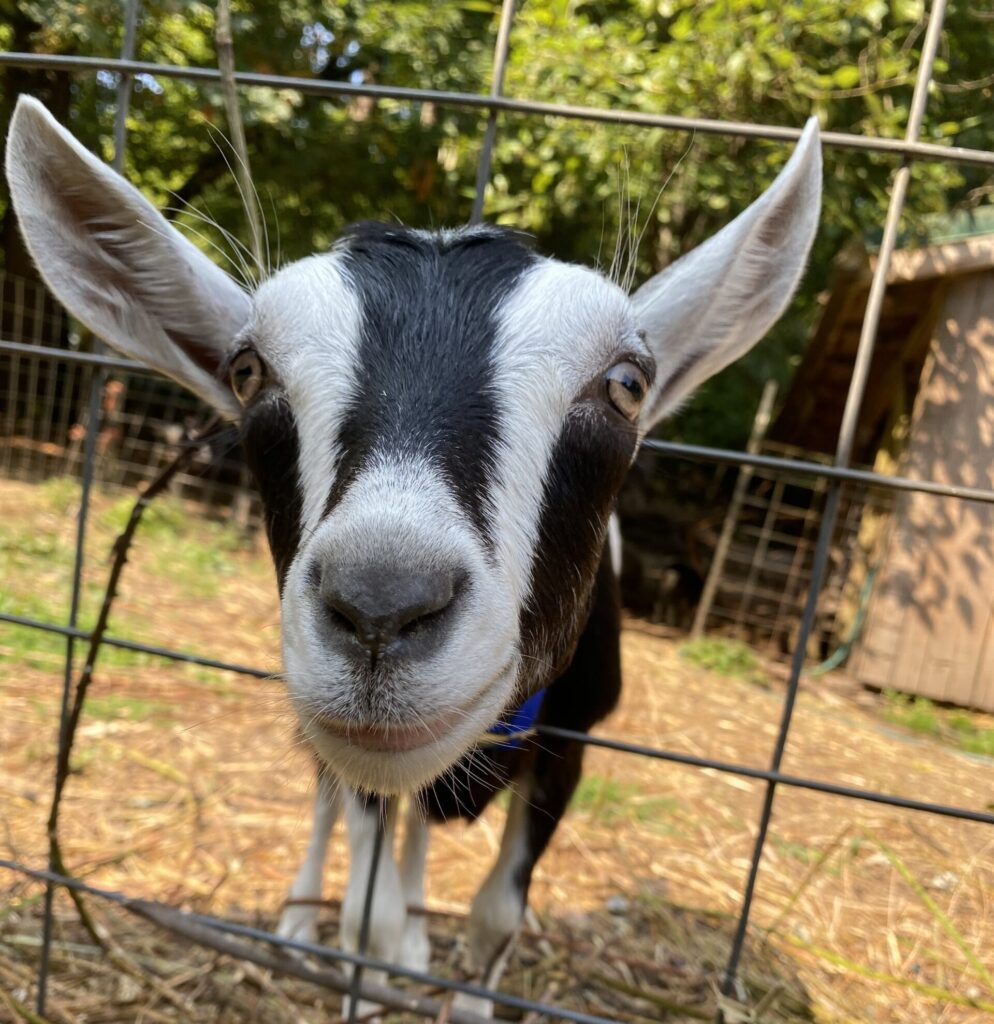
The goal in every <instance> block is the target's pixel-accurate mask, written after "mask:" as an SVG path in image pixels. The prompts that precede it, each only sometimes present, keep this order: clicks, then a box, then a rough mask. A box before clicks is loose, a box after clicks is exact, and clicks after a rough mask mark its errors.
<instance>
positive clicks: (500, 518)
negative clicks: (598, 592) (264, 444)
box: [244, 252, 648, 793]
mask: <svg viewBox="0 0 994 1024" xmlns="http://www.w3.org/2000/svg"><path fill="white" fill-rule="evenodd" d="M496 320H497V325H498V331H497V338H496V342H495V346H494V350H493V354H492V365H493V387H494V390H495V392H496V398H497V408H498V415H499V421H500V422H499V425H498V437H497V440H496V458H495V462H496V465H495V467H494V470H493V482H492V485H491V491H490V494H489V499H488V501H487V502H486V505H487V508H486V513H487V517H488V520H489V522H490V526H491V531H490V532H491V540H492V550H490V549H488V547H487V544H486V542H485V541H484V540H483V539H481V537H480V535H479V532H478V530H477V529H475V528H474V525H473V521H472V519H471V517H470V515H469V514H468V512H467V510H466V509H465V508H464V507H463V506H462V505H461V504H460V502H459V500H458V499H457V496H456V494H455V493H454V491H453V489H452V486H451V485H450V483H449V482H448V481H447V480H446V479H444V477H443V474H442V471H441V470H440V469H439V468H438V466H437V465H436V464H435V463H434V462H432V461H429V458H430V455H431V453H429V452H425V453H424V457H423V458H422V457H419V456H418V455H416V454H411V453H409V452H405V453H397V454H393V455H392V454H391V453H389V452H380V453H378V454H377V455H375V456H374V457H372V458H371V459H370V460H369V461H367V462H366V463H365V464H364V465H363V466H362V468H361V470H360V472H359V474H358V476H357V477H356V478H355V479H354V480H353V481H352V482H351V483H350V484H349V486H348V488H347V489H346V490H345V492H344V497H343V498H342V499H341V500H340V501H339V502H338V503H337V504H336V506H335V507H334V508H333V510H332V511H331V513H330V515H328V516H327V517H325V518H322V517H323V516H324V510H325V506H326V503H327V500H328V495H329V493H330V491H331V488H332V484H333V482H334V479H335V472H336V468H337V465H338V462H339V460H340V458H341V456H342V455H343V453H342V452H341V451H339V450H338V443H337V441H336V439H337V437H338V435H339V430H340V428H341V426H342V424H343V422H344V417H345V415H346V413H347V411H348V409H349V403H350V401H351V400H352V398H353V396H354V394H355V393H356V389H357V375H358V372H359V366H360V357H361V353H360V347H361V337H362V311H361V308H360V304H359V299H358V298H357V295H356V291H355V289H354V288H353V287H352V285H351V283H350V280H349V276H348V271H347V269H346V267H345V261H344V258H343V256H342V254H341V253H334V252H333V253H332V254H330V255H328V256H322V257H314V258H311V259H309V260H304V261H302V262H300V263H298V264H294V265H293V266H291V267H289V268H287V269H286V270H284V271H281V272H280V274H278V275H277V276H276V277H274V278H273V279H271V280H270V281H269V282H267V283H266V284H265V285H263V286H262V287H261V288H260V290H259V293H258V295H257V296H256V301H255V308H254V311H253V316H252V318H251V320H250V322H249V325H248V326H247V328H246V330H245V332H244V336H245V338H246V339H251V343H252V344H254V345H255V346H256V347H257V348H258V350H259V352H260V354H261V355H262V357H263V358H264V359H265V360H266V361H267V363H268V364H269V366H270V367H271V369H272V372H273V373H274V374H275V375H276V377H277V378H278V379H279V380H280V382H281V383H282V385H283V387H284V388H285V391H286V394H287V397H288V401H289V404H290V408H291V410H292V412H293V416H294V420H295V423H296V428H297V432H298V439H299V451H300V457H299V475H300V482H301V488H302V499H303V500H302V506H303V509H302V515H301V540H300V544H299V548H298V550H297V552H296V555H295V557H294V558H293V561H292V563H291V565H290V567H289V571H288V572H287V574H286V579H285V583H284V590H283V599H282V610H283V644H284V659H285V664H286V668H287V675H288V685H289V689H290V695H291V700H292V702H293V703H294V706H295V707H296V709H297V711H298V714H299V715H300V719H301V725H302V728H303V731H304V734H305V735H306V736H307V738H308V739H309V740H310V742H311V743H312V745H313V746H314V748H315V750H316V751H317V752H318V754H319V755H320V756H321V757H322V758H323V759H324V760H325V761H326V762H327V763H328V764H329V765H330V767H331V768H332V769H333V770H334V771H335V772H336V773H337V774H338V775H340V776H341V777H342V778H343V779H344V780H345V781H347V782H351V783H352V784H355V785H360V786H364V787H372V788H375V789H376V790H377V791H379V792H383V793H400V792H409V791H412V790H414V789H416V788H418V787H420V786H422V785H424V784H426V783H427V782H429V781H430V780H431V779H432V778H434V777H436V776H437V775H439V774H440V773H441V772H442V771H444V769H445V768H446V767H448V766H449V765H450V764H452V763H453V762H454V761H455V760H457V759H458V757H459V756H460V755H461V754H462V753H463V752H465V751H466V750H467V749H468V748H469V747H471V746H472V745H473V743H474V741H475V740H476V738H477V737H478V736H480V735H482V734H483V733H485V732H486V730H487V729H488V728H489V726H490V725H491V724H492V723H493V722H494V721H495V720H496V719H497V718H498V717H499V716H500V714H501V712H502V711H503V710H504V709H505V708H506V707H507V706H508V705H509V704H511V703H512V702H513V700H514V696H515V692H516V688H517V686H518V684H519V681H520V675H521V659H520V651H519V644H520V636H519V624H520V619H521V614H522V610H523V609H524V607H525V603H526V602H527V600H528V597H529V593H530V585H531V571H532V566H533V562H534V557H535V549H536V545H537V544H538V543H539V526H540V520H541V516H542V511H543V508H542V502H543V488H544V483H545V480H546V477H547V473H548V470H549V460H550V458H551V456H552V453H553V451H554V448H555V445H556V441H557V438H558V437H559V434H560V432H561V430H562V428H563V424H564V422H565V420H566V417H567V416H568V415H569V414H570V411H571V409H572V407H573V403H574V402H575V400H576V399H577V397H578V396H579V395H580V394H581V393H583V392H584V390H585V389H586V388H588V386H589V385H591V384H592V383H593V382H597V381H599V380H600V378H601V375H602V374H603V373H604V372H605V371H606V370H607V369H608V368H609V367H610V366H612V365H613V364H614V363H615V362H616V361H618V360H619V359H622V358H624V357H625V356H626V355H627V354H630V353H633V352H634V353H636V354H638V355H642V356H648V352H647V351H646V349H645V346H644V343H643V342H642V340H641V339H640V337H639V336H638V334H637V332H636V329H635V324H634V322H633V319H632V314H631V306H630V303H629V301H628V299H627V297H626V296H625V295H624V293H623V292H621V290H620V289H618V288H617V287H616V286H615V285H613V284H611V283H610V282H608V281H607V280H606V279H604V278H603V277H602V276H601V275H599V274H597V273H595V272H594V271H591V270H588V269H586V268H582V267H577V266H571V265H567V264H562V263H558V262H555V261H553V260H545V259H540V260H537V261H536V262H535V264H534V265H533V266H532V267H531V268H529V269H528V270H526V271H525V273H524V274H523V275H522V278H521V280H520V281H519V283H518V285H517V287H516V288H515V289H514V290H513V291H512V292H511V294H510V295H509V296H508V298H507V299H506V300H505V301H504V303H503V306H502V308H500V309H499V310H498V311H496ZM453 358H455V359H458V352H455V353H453ZM383 400H384V401H389V400H390V397H389V395H384V396H383ZM605 511H606V510H605ZM578 513H579V514H581V515H586V516H592V515H593V512H591V511H588V510H582V509H581V510H578ZM600 525H601V527H602V528H606V516H605V522H604V523H603V524H600ZM343 559H344V560H345V561H346V563H347V564H349V565H354V566H364V565H375V564H377V563H381V564H389V565H391V566H399V567H402V568H404V569H408V570H411V571H422V570H429V569H430V570H438V569H449V568H453V569H457V570H458V571H460V572H461V573H465V576H466V578H467V580H468V585H467V587H466V593H465V596H464V597H463V598H462V599H461V603H460V606H459V610H458V614H454V615H453V616H452V618H451V621H450V622H449V623H448V625H447V627H446V633H445V637H444V641H443V642H441V643H440V644H439V646H438V648H437V650H435V651H434V653H433V654H432V655H431V656H430V657H427V658H425V659H423V660H422V661H419V662H412V663H410V664H408V665H404V664H398V665H397V666H395V670H394V671H392V672H391V673H389V674H387V675H384V676H383V678H382V680H381V681H380V682H379V683H378V684H377V686H376V687H375V692H374V693H371V692H370V686H369V684H368V681H367V682H366V685H365V692H360V691H362V690H363V680H362V679H361V678H360V677H359V676H358V675H357V674H356V669H355V667H354V665H353V664H352V663H351V662H349V661H348V660H347V658H346V657H345V656H343V655H342V654H341V653H340V651H339V649H337V648H336V647H335V646H334V645H333V644H331V643H329V642H328V639H327V625H326V619H327V614H328V612H327V608H326V607H325V606H324V605H323V603H322V602H321V600H320V599H319V597H318V595H317V593H316V587H315V582H314V572H315V567H321V566H323V565H326V564H333V563H336V562H337V563H339V564H340V563H342V561H343ZM569 571H570V567H564V573H568V572H569ZM566 599H567V600H568V599H569V595H568V594H567V595H566ZM319 717H323V718H324V719H325V720H327V719H334V720H335V722H339V723H345V725H343V729H345V730H347V728H348V726H347V723H349V722H351V721H359V722H364V723H370V724H372V723H379V724H391V725H395V726H401V727H403V726H410V727H417V728H423V729H424V730H425V734H426V737H427V738H426V739H425V741H424V742H423V743H421V744H420V745H417V746H415V747H414V749H404V750H396V749H394V750H390V751H382V750H375V749H368V748H367V747H363V746H362V745H361V744H357V743H355V742H349V741H348V737H347V734H346V735H336V734H335V732H334V730H332V731H329V730H328V728H327V727H326V726H325V724H323V723H322V721H320V720H318V718H319Z"/></svg>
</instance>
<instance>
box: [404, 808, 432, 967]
mask: <svg viewBox="0 0 994 1024" xmlns="http://www.w3.org/2000/svg"><path fill="white" fill-rule="evenodd" d="M427 859H428V820H427V817H426V814H425V811H424V809H423V807H422V806H421V803H420V801H419V799H418V797H416V796H415V797H411V801H410V805H409V806H408V809H407V828H406V830H405V832H404V846H403V849H402V851H401V855H400V882H401V886H402V887H403V890H404V903H405V904H406V906H407V922H406V924H405V925H404V939H403V942H402V943H401V948H400V961H399V962H400V963H401V964H402V965H403V966H404V967H409V968H410V969H411V970H412V971H427V970H428V965H429V963H430V962H431V942H430V940H429V938H428V919H427V918H426V917H425V915H424V913H423V910H424V905H425V865H426V862H427ZM411 907H415V908H417V913H413V914H412V913H411Z"/></svg>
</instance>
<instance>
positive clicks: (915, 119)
mask: <svg viewBox="0 0 994 1024" xmlns="http://www.w3.org/2000/svg"><path fill="white" fill-rule="evenodd" d="M945 13H946V0H933V3H932V8H931V11H930V13H929V20H928V28H927V30H926V32H925V39H924V41H923V43H922V52H921V58H920V59H919V63H918V73H917V75H916V77H915V88H914V93H913V95H912V99H911V108H910V110H909V113H908V126H907V130H906V132H905V140H906V141H908V142H916V141H917V140H918V136H919V134H920V132H921V126H922V121H923V119H924V116H925V106H926V103H927V101H928V89H929V85H930V83H931V81H932V69H933V66H934V64H935V55H936V53H937V51H938V48H939V40H940V37H941V33H942V24H943V21H944V20H945ZM910 176H911V164H910V161H909V160H908V158H907V157H904V158H903V159H902V161H901V164H900V166H899V167H898V169H897V171H896V172H895V175H894V180H893V184H892V186H891V193H890V202H889V205H888V209H887V218H886V220H885V221H884V235H883V240H882V242H881V245H880V251H879V253H878V256H877V265H876V267H875V268H874V272H873V280H872V282H871V285H870V292H869V295H868V297H867V302H866V311H865V312H864V314H863V326H862V330H861V332H860V337H859V345H858V348H857V351H856V361H855V364H854V366H853V374H852V377H851V378H850V381H849V390H848V392H847V395H846V405H845V411H844V413H843V417H842V424H841V426H840V428H839V440H838V445H837V447H836V452H835V465H837V466H843V467H845V466H848V465H849V462H850V459H851V456H852V450H853V443H854V439H855V434H856V424H857V420H858V417H859V410H860V407H861V405H862V401H863V394H864V392H865V390H866V383H867V379H868V377H869V373H870V361H871V359H872V357H873V349H874V346H875V344H876V338H877V328H878V326H879V323H880V313H881V309H882V308H883V299H884V293H885V291H886V288H887V272H888V270H889V269H890V261H891V255H892V254H893V252H894V247H895V244H896V241H897V231H898V226H899V224H900V220H901V213H902V211H903V209H904V200H905V197H906V196H907V192H908V182H909V179H910ZM841 493H842V485H841V482H840V481H838V480H831V481H829V485H828V495H827V498H826V501H825V510H824V512H823V514H822V520H821V525H820V528H819V532H818V541H817V546H816V548H815V557H814V564H813V565H812V567H811V578H810V581H809V583H808V596H807V600H806V602H805V606H804V614H803V616H802V618H801V625H800V629H799V631H798V635H797V639H796V641H795V647H794V653H793V658H792V659H791V666H790V676H789V679H788V683H787V694H786V697H785V698H784V704H783V710H782V712H781V719H780V727H779V731H778V733H777V740H776V744H775V747H774V750H773V756H772V758H771V760H770V769H771V771H775V772H779V771H780V767H781V764H782V762H783V756H784V751H785V750H786V747H787V739H788V735H789V733H790V726H791V721H792V718H793V713H794V706H795V704H796V701H797V691H798V686H799V684H800V679H801V672H802V670H803V668H804V661H805V658H806V655H807V645H808V637H809V636H810V635H811V630H812V627H813V625H814V620H815V613H816V611H817V606H818V598H819V597H820V594H821V587H822V582H823V580H824V575H825V566H826V564H827V562H828V556H829V550H830V548H831V544H832V536H833V533H834V530H835V521H836V518H837V516H838V512H839V500H840V497H841ZM776 789H777V784H776V782H775V781H773V780H771V781H770V782H768V783H767V784H766V793H765V795H764V798H763V806H762V810H761V812H760V817H759V826H758V829H757V832H756V841H755V845H754V847H753V852H752V859H751V861H750V865H749V874H748V877H747V879H746V885H745V889H744V891H743V895H742V906H741V909H740V912H739V919H738V923H737V925H736V929H735V935H734V938H733V940H732V948H731V952H730V953H729V958H728V964H727V965H726V968H725V975H724V978H723V979H722V991H723V992H724V993H725V995H731V994H732V992H733V991H734V989H735V980H736V976H737V974H738V968H739V963H740V961H741V958H742V949H743V946H744V944H745V937H746V932H747V931H748V928H749V917H750V913H751V911H752V904H753V897H754V895H755V890H756V879H757V877H758V875H759V868H760V862H761V860H762V857H763V849H764V847H765V845H766V835H767V832H768V830H769V825H770V818H771V817H772V814H773V803H774V800H775V798H776ZM721 1019H722V1015H721V1014H720V1013H719V1021H720V1020H721Z"/></svg>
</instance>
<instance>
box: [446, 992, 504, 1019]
mask: <svg viewBox="0 0 994 1024" xmlns="http://www.w3.org/2000/svg"><path fill="white" fill-rule="evenodd" d="M452 1005H453V1006H455V1007H456V1008H457V1009H460V1010H466V1011H467V1012H469V1013H475V1014H476V1015H477V1016H478V1017H487V1018H488V1019H489V1018H491V1017H493V1015H494V1004H493V1003H492V1002H491V1001H490V1000H489V999H484V998H483V996H471V995H470V994H469V993H468V992H457V993H456V997H455V999H454V1000H453V1001H452Z"/></svg>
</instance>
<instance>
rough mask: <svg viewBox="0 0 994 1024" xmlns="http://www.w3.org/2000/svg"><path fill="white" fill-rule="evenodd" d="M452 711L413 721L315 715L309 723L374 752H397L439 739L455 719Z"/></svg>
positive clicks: (351, 743)
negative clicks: (369, 722)
mask: <svg viewBox="0 0 994 1024" xmlns="http://www.w3.org/2000/svg"><path fill="white" fill-rule="evenodd" d="M457 717H458V716H456V715H454V714H448V715H439V716H438V717H437V718H433V719H431V720H429V721H427V722H419V723H417V724H416V725H357V724H356V723H355V722H347V721H344V720H342V719H340V718H333V717H331V716H329V715H319V716H317V717H316V718H315V719H313V724H314V725H316V726H318V727H319V728H320V729H321V731H322V732H325V733H327V734H328V735H330V736H334V737H335V738H336V739H340V740H344V741H345V742H346V743H348V744H349V745H350V746H355V747H360V748H362V749H363V750H368V751H370V752H371V753H376V754H397V753H401V752H403V751H407V750H417V749H418V748H419V747H427V746H429V745H430V744H432V743H434V742H435V741H436V740H438V739H440V738H441V737H442V736H443V735H445V733H446V732H448V731H449V729H450V728H451V727H452V726H453V725H454V724H455V722H456V720H457Z"/></svg>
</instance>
